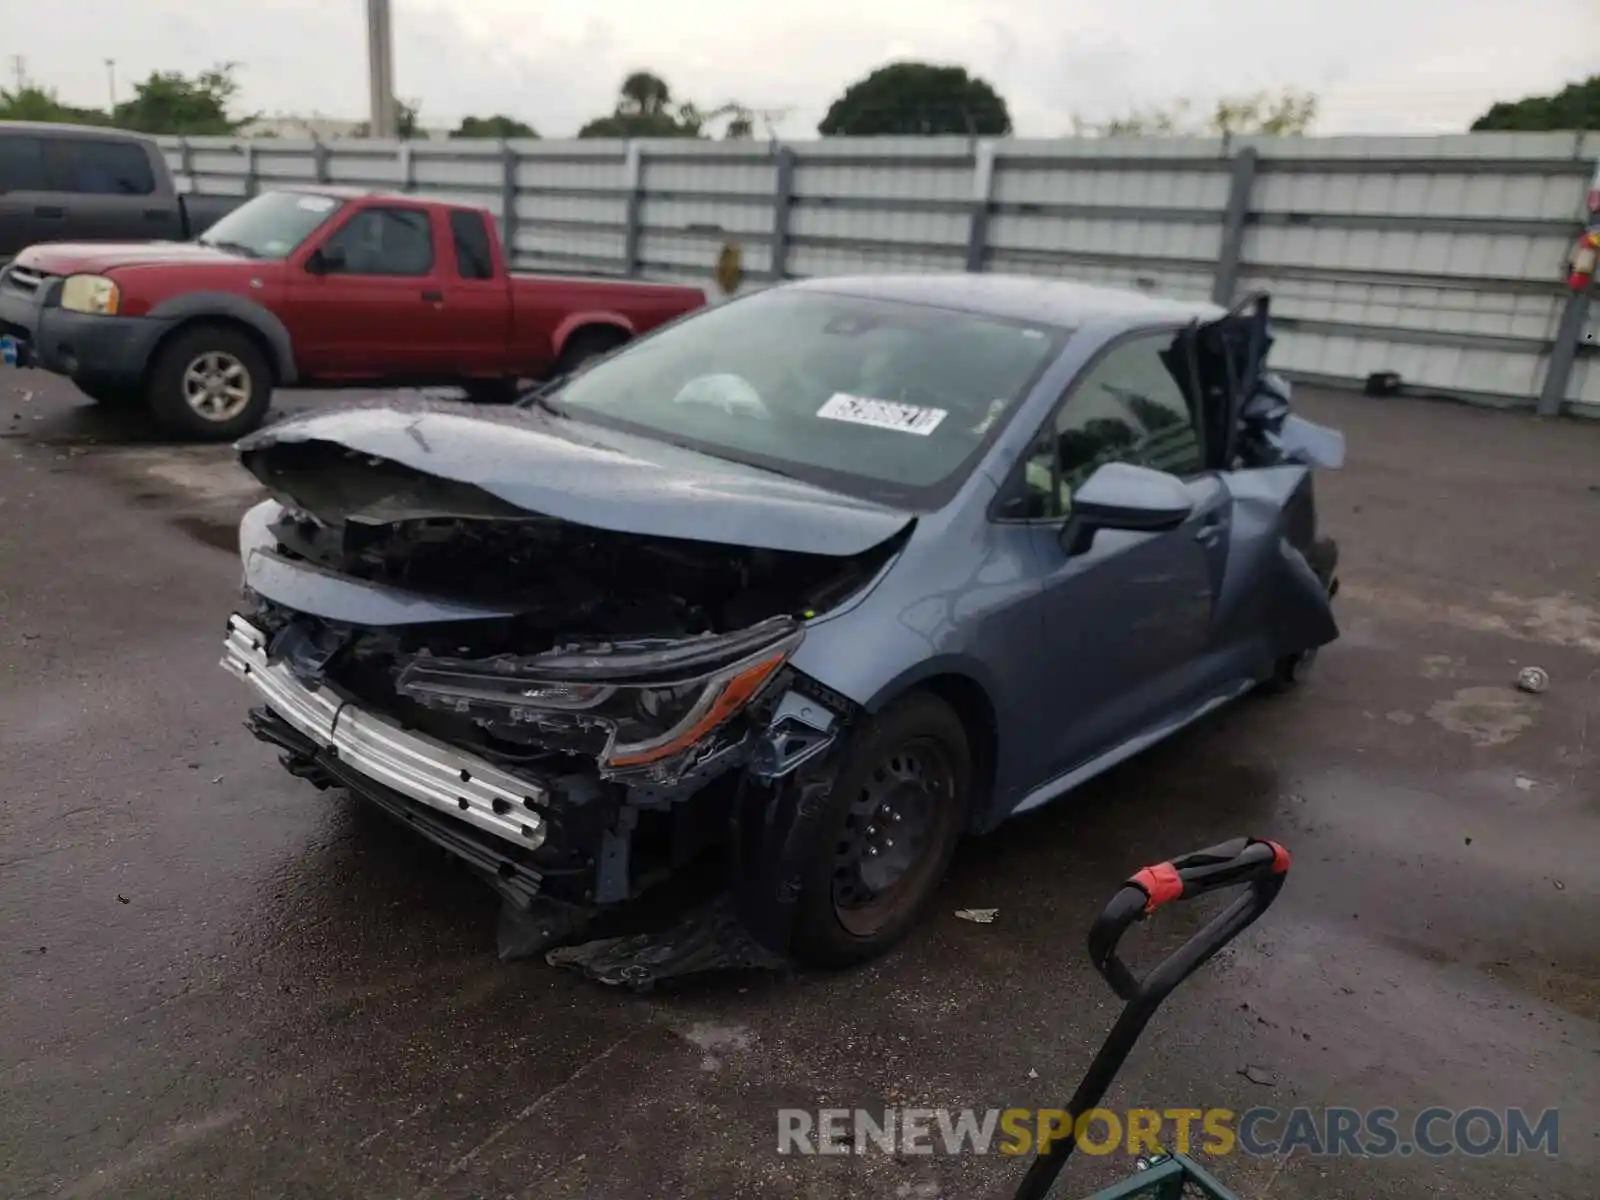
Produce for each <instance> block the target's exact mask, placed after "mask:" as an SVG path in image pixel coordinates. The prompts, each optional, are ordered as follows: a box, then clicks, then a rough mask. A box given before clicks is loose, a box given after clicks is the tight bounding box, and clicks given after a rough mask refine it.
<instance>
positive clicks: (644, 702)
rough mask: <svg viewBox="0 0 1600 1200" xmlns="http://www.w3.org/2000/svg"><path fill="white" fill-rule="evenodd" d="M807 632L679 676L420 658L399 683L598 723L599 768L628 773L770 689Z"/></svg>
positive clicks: (465, 706) (433, 698)
mask: <svg viewBox="0 0 1600 1200" xmlns="http://www.w3.org/2000/svg"><path fill="white" fill-rule="evenodd" d="M802 636H803V635H802V634H800V633H799V632H796V633H793V634H790V635H788V636H785V637H783V638H781V639H779V640H777V641H775V642H771V643H769V644H768V645H766V646H763V647H761V648H760V649H758V650H756V651H755V652H754V653H749V654H746V655H744V656H741V657H740V658H739V659H738V660H737V661H733V662H726V663H723V664H719V665H718V666H716V667H714V668H712V669H709V670H705V671H703V672H694V671H691V672H685V673H684V674H681V675H679V676H678V677H677V678H675V679H652V680H650V681H649V682H642V681H641V682H638V683H633V682H625V681H623V680H621V679H618V680H616V681H614V682H613V681H610V680H607V681H603V682H602V681H600V680H594V681H583V682H579V681H576V680H574V681H567V682H563V681H558V680H553V679H550V678H548V676H547V674H546V673H545V672H540V673H539V674H540V675H541V676H542V677H540V678H534V677H532V675H533V673H532V672H531V671H530V672H529V673H528V674H522V673H521V672H519V671H518V669H517V666H516V665H515V663H514V662H512V661H508V660H506V659H501V660H498V661H496V660H487V661H481V662H477V663H473V662H465V661H462V660H451V659H433V658H429V657H420V658H417V659H414V660H412V662H411V663H410V665H408V666H407V667H406V668H405V669H404V670H402V671H401V673H400V676H399V678H398V680H397V681H396V684H397V687H398V689H399V691H400V692H401V693H402V694H403V695H407V696H410V697H411V698H412V699H414V700H416V701H418V702H419V703H422V704H425V705H428V706H429V707H432V708H440V709H444V710H446V711H450V712H455V713H458V714H461V715H466V716H471V717H473V718H475V719H477V720H480V721H485V722H487V723H489V724H495V723H502V724H507V725H522V726H524V727H527V728H529V729H537V728H539V727H540V726H547V727H549V728H550V729H552V730H573V729H580V728H596V727H598V728H600V729H603V730H605V731H606V734H607V737H606V746H605V750H604V751H603V752H602V753H601V754H600V765H601V766H602V767H603V768H605V769H607V770H618V771H623V770H630V769H633V768H637V767H645V766H649V765H650V764H652V763H658V762H662V761H664V760H666V759H670V758H673V757H675V756H676V755H678V754H681V753H682V752H683V751H685V750H688V749H689V748H691V747H692V746H694V745H696V744H697V743H699V742H701V741H703V740H704V739H705V738H706V736H707V735H708V734H710V733H711V732H712V731H713V730H715V729H716V728H717V727H718V726H720V725H722V724H723V723H724V722H725V721H727V720H728V719H729V718H730V717H733V716H734V715H736V714H737V713H739V712H740V711H741V710H742V709H744V707H745V706H746V705H748V704H749V703H750V702H751V701H752V700H754V699H755V698H756V697H757V696H759V695H760V694H761V693H762V692H763V691H764V690H765V689H766V686H767V684H768V683H770V682H771V681H772V680H773V678H774V677H776V675H777V674H778V671H779V668H781V667H782V666H783V665H784V663H786V662H788V661H789V658H790V657H791V656H792V655H793V654H794V652H795V650H796V649H797V648H798V647H799V645H800V641H801V637H802ZM535 661H536V660H535ZM530 665H532V664H530ZM519 675H521V677H520V678H519Z"/></svg>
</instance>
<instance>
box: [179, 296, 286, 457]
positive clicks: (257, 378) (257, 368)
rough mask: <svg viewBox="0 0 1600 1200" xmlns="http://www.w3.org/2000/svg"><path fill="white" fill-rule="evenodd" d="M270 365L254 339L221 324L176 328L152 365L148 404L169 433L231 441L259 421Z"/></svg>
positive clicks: (268, 400) (267, 397) (267, 401)
mask: <svg viewBox="0 0 1600 1200" xmlns="http://www.w3.org/2000/svg"><path fill="white" fill-rule="evenodd" d="M272 383H273V380H272V370H271V368H270V367H269V366H268V365H267V361H266V358H265V357H264V356H263V355H262V353H261V351H260V350H259V349H257V347H256V344H255V342H254V341H252V340H251V339H250V337H249V336H248V335H246V334H244V333H241V332H239V331H238V330H235V329H229V328H227V327H225V326H220V325H197V326H194V327H193V328H191V329H184V330H180V331H179V333H178V334H177V336H175V337H174V338H172V339H171V340H170V341H168V342H166V343H165V344H163V345H162V346H161V348H160V350H159V351H157V353H156V360H155V363H154V365H153V366H152V367H151V369H150V382H149V399H150V410H151V412H152V413H154V414H155V418H156V421H157V422H158V423H159V424H160V425H161V427H162V428H163V429H165V430H167V431H168V432H169V433H172V434H175V435H177V436H179V437H183V438H189V439H193V440H196V441H206V442H229V441H232V440H233V439H235V438H238V437H243V436H244V435H245V434H247V433H249V432H250V431H251V430H252V429H255V428H256V427H257V426H259V425H260V424H261V421H262V418H263V417H265V416H266V414H267V409H268V408H269V407H270V406H271V404H272Z"/></svg>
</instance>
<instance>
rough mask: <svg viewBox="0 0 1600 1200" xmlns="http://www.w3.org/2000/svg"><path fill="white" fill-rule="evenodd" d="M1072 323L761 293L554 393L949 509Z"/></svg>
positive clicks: (578, 405) (791, 469)
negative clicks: (1061, 325)
mask: <svg viewBox="0 0 1600 1200" xmlns="http://www.w3.org/2000/svg"><path fill="white" fill-rule="evenodd" d="M1068 336H1070V332H1069V331H1067V330H1064V329H1060V328H1058V327H1054V326H1047V325H1040V324H1034V323H1025V322H1020V321H1009V320H1005V319H1003V318H999V317H990V316H985V315H979V314H974V313H969V312H962V311H956V310H952V309H946V308H936V307H932V306H929V305H923V304H908V303H903V302H897V301H886V300H879V299H869V298H866V297H862V296H854V295H845V294H837V293H829V292H823V291H811V290H799V289H775V290H772V291H765V292H758V293H756V294H755V295H753V296H749V297H746V298H743V299H739V300H735V301H732V302H729V303H727V304H723V305H719V306H717V307H715V308H711V309H707V310H703V311H702V312H700V313H697V314H696V315H694V316H692V317H690V318H688V319H687V320H684V321H682V322H679V323H677V324H674V325H671V326H669V327H667V328H666V329H663V330H661V331H660V332H659V333H656V334H654V335H652V336H651V337H648V338H645V339H643V340H641V341H639V342H638V343H636V344H634V345H632V346H630V347H628V348H626V349H625V350H623V351H621V352H620V353H618V354H616V355H614V356H613V357H611V358H608V359H605V360H602V361H600V362H597V363H594V364H593V365H592V366H591V367H589V368H588V369H587V370H585V371H583V372H582V373H581V374H579V375H577V376H575V377H574V378H573V379H572V380H571V381H570V382H568V383H567V384H566V385H565V386H564V387H562V388H560V389H559V391H557V392H556V394H555V395H554V396H553V397H552V399H553V401H554V404H555V406H556V407H558V408H559V409H560V410H561V411H562V412H563V413H565V414H566V415H568V416H571V417H573V418H575V419H577V420H581V421H593V422H595V423H597V424H601V425H606V426H610V427H615V428H618V429H621V430H623V431H625V432H633V433H642V434H645V435H648V436H654V437H657V438H660V439H661V440H663V441H667V442H671V443H673V444H676V445H679V446H685V447H688V448H690V449H694V450H699V451H701V452H703V453H706V454H711V455H715V456H717V457H719V458H727V459H732V460H734V461H738V462H744V463H748V464H751V465H754V466H757V467H762V468H765V469H767V470H772V471H776V472H778V473H780V474H784V475H789V476H792V477H795V478H799V479H803V480H806V481H808V482H811V483H816V484H818V485H820V486H824V487H828V488H831V489H833V490H837V491H841V492H845V493H847V494H851V495H855V496H859V497H862V498H865V499H873V500H878V501H880V502H882V503H892V504H896V505H899V506H902V507H910V508H924V509H925V508H932V507H937V506H938V505H939V504H941V503H943V502H944V500H946V499H948V497H949V495H951V494H953V493H954V491H955V489H956V488H958V487H959V486H960V484H961V482H962V480H963V479H965V478H966V476H967V475H968V474H969V473H970V471H971V469H972V466H973V465H974V464H975V461H976V458H977V456H978V454H979V453H980V452H981V450H982V449H983V448H984V447H985V446H986V445H987V444H988V442H989V440H990V439H991V438H992V437H993V436H995V435H996V434H998V432H999V430H1000V427H1001V425H1002V424H1003V423H1004V421H1005V419H1006V418H1007V417H1008V416H1009V415H1010V413H1011V411H1012V410H1013V409H1014V408H1015V407H1016V405H1017V404H1018V403H1019V402H1020V401H1021V399H1022V398H1023V397H1024V396H1026V395H1027V393H1028V390H1029V389H1030V388H1031V387H1032V385H1033V382H1034V380H1036V379H1037V378H1038V376H1039V374H1040V373H1041V372H1042V371H1043V370H1044V368H1045V366H1046V365H1047V364H1048V363H1049V362H1050V361H1051V360H1052V359H1053V358H1054V357H1055V356H1056V355H1057V354H1058V353H1059V352H1060V348H1061V346H1062V344H1063V343H1064V342H1065V340H1066V338H1067V337H1068Z"/></svg>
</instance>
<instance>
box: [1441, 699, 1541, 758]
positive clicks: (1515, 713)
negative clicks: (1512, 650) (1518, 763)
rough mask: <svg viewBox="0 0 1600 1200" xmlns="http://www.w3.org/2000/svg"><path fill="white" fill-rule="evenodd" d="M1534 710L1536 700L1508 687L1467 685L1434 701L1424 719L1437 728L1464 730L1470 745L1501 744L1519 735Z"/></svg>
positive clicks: (1535, 709) (1530, 722) (1528, 723)
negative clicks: (1450, 694) (1447, 697)
mask: <svg viewBox="0 0 1600 1200" xmlns="http://www.w3.org/2000/svg"><path fill="white" fill-rule="evenodd" d="M1538 712H1539V704H1538V701H1536V700H1534V699H1533V698H1532V697H1531V696H1526V695H1524V694H1523V693H1521V692H1516V691H1512V690H1511V689H1510V688H1508V687H1467V688H1461V689H1460V690H1459V691H1457V692H1456V694H1455V695H1453V696H1451V697H1450V698H1449V699H1447V700H1438V701H1435V702H1434V704H1433V706H1432V707H1430V708H1429V709H1428V719H1429V720H1431V721H1433V723H1434V724H1436V725H1438V726H1439V727H1440V728H1441V729H1448V730H1449V731H1450V732H1451V733H1459V734H1464V735H1465V736H1467V737H1469V738H1471V739H1472V742H1473V744H1474V745H1477V746H1504V745H1505V744H1506V743H1507V742H1511V741H1514V740H1516V739H1517V738H1518V737H1520V736H1521V735H1522V733H1523V731H1524V730H1526V729H1527V728H1528V727H1529V726H1531V725H1532V724H1533V720H1534V717H1535V716H1537V715H1538Z"/></svg>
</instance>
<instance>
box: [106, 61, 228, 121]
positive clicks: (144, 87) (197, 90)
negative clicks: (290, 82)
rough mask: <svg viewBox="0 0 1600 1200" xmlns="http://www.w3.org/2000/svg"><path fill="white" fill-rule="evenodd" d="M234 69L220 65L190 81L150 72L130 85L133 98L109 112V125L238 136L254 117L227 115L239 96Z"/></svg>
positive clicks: (177, 74)
mask: <svg viewBox="0 0 1600 1200" xmlns="http://www.w3.org/2000/svg"><path fill="white" fill-rule="evenodd" d="M236 69H237V67H236V65H235V64H234V63H222V64H220V65H219V66H216V67H213V68H212V69H211V70H209V71H202V72H200V74H199V75H197V76H195V77H194V78H193V79H190V78H189V77H188V76H186V75H184V74H182V73H181V72H178V71H152V72H151V73H150V77H149V78H148V79H146V80H145V81H144V82H143V83H136V84H134V85H133V99H131V100H124V101H123V102H122V103H121V104H119V105H117V107H116V108H115V109H113V110H112V113H111V120H112V123H113V124H114V125H117V126H118V127H119V128H122V129H133V130H137V131H138V132H140V133H167V134H199V135H204V134H232V133H237V132H238V130H239V128H240V126H242V125H247V124H249V123H250V121H252V120H254V119H255V118H254V117H234V116H230V115H229V108H230V106H231V105H232V103H233V101H234V100H235V99H236V98H237V97H238V95H239V83H238V81H237V80H236V79H234V77H233V73H234V71H235V70H236Z"/></svg>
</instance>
